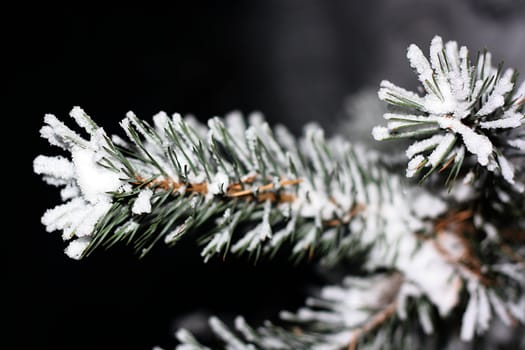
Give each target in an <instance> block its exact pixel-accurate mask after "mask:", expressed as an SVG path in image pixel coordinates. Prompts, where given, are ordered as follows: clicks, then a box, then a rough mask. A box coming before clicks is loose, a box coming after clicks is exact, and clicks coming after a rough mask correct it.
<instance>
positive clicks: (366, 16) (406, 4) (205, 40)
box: [2, 0, 525, 349]
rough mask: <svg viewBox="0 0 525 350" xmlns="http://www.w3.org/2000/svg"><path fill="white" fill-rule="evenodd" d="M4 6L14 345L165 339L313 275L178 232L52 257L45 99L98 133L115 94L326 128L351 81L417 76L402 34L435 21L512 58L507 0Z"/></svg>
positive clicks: (143, 345)
mask: <svg viewBox="0 0 525 350" xmlns="http://www.w3.org/2000/svg"><path fill="white" fill-rule="evenodd" d="M4 15H7V17H9V18H8V19H7V21H4V23H3V25H4V26H6V28H5V29H4V30H3V36H4V37H5V40H3V45H2V46H3V48H4V50H5V51H4V56H5V57H7V58H8V59H9V60H10V61H9V63H8V64H7V65H6V66H5V67H4V68H5V75H4V76H5V77H7V78H6V80H7V82H6V84H5V86H7V88H8V89H7V90H8V91H7V94H5V95H4V98H5V100H4V102H5V103H6V105H7V106H8V114H7V115H6V116H5V117H4V120H6V121H7V123H8V124H7V125H10V124H11V123H14V124H16V125H15V128H14V129H9V130H14V134H13V135H14V136H15V137H16V140H17V141H18V142H20V143H21V144H22V145H23V146H19V145H17V144H14V145H13V142H10V144H9V146H7V147H9V148H5V149H6V150H7V153H8V154H9V155H10V157H13V158H14V159H15V160H16V161H17V162H20V165H19V166H18V167H17V172H19V173H20V175H19V176H21V178H22V180H21V181H23V184H24V186H23V187H21V186H17V185H16V184H15V185H13V186H11V182H10V181H9V180H8V181H9V182H7V184H8V186H7V187H8V190H9V191H14V193H13V197H12V198H16V199H15V206H11V209H9V211H8V213H10V212H11V211H12V215H11V214H10V217H9V218H7V219H8V220H9V221H10V222H14V224H15V225H14V227H9V228H7V227H6V228H5V229H4V235H5V236H6V237H7V238H8V239H9V240H13V242H14V243H13V244H6V245H5V246H4V247H5V248H4V250H5V251H7V256H8V264H7V268H8V269H7V270H8V273H7V280H5V282H4V283H5V284H3V285H4V286H5V287H4V288H6V289H7V292H8V298H7V299H6V301H7V304H8V305H7V306H8V309H9V310H10V311H12V312H13V317H12V318H10V320H12V322H9V323H10V326H11V327H12V328H13V329H14V330H16V331H17V332H14V331H13V332H11V331H9V332H7V333H8V334H9V335H11V336H12V337H13V338H14V339H13V340H15V341H16V342H17V343H16V346H15V348H17V349H29V348H37V347H38V348H39V349H110V348H111V349H113V348H117V349H151V348H152V347H153V346H154V345H160V346H163V347H164V348H166V349H170V348H173V346H174V344H175V341H174V339H173V331H174V330H175V329H176V328H177V327H178V326H180V325H181V323H183V321H184V320H186V321H189V322H190V324H192V325H193V327H195V328H198V327H201V324H202V317H201V316H200V315H208V314H210V313H216V314H220V315H226V317H228V316H231V315H235V314H237V313H241V314H245V315H247V316H248V319H251V320H253V321H255V323H257V322H258V321H259V320H261V319H263V318H272V317H274V315H276V313H277V311H278V310H281V309H295V308H296V307H297V306H299V305H300V304H301V303H302V301H303V299H304V296H305V295H306V294H307V293H308V291H309V286H313V285H315V284H316V283H320V280H321V278H320V277H319V276H318V275H316V274H315V273H314V272H312V271H311V270H310V268H309V267H308V266H307V264H303V265H300V266H298V267H293V266H289V265H288V264H283V263H284V262H285V261H286V259H285V258H283V259H280V260H279V259H278V260H277V261H273V262H263V263H258V264H257V265H254V264H252V263H250V262H247V261H244V260H242V259H235V258H230V259H227V260H226V261H218V260H217V261H212V262H210V263H208V264H206V265H205V264H203V263H202V262H201V261H200V257H199V254H198V250H197V249H196V248H195V246H194V245H192V244H191V242H187V243H183V244H182V245H181V246H180V247H177V248H176V249H171V250H168V249H162V248H161V249H158V250H157V251H156V252H155V253H154V254H151V255H150V256H148V257H146V258H145V259H143V260H140V261H139V260H138V258H137V257H136V256H135V255H134V254H133V253H132V252H131V250H130V249H127V248H125V247H124V248H122V247H121V248H117V249H114V250H113V251H110V252H99V253H98V254H95V255H94V256H92V257H90V258H89V259H86V260H84V261H80V262H76V261H72V260H70V259H68V258H66V257H65V256H64V255H63V253H62V250H63V248H64V244H63V242H61V239H60V237H59V235H58V234H57V233H47V232H45V230H44V227H43V226H42V225H41V224H40V216H41V215H42V214H43V212H44V211H45V210H46V209H47V208H50V207H52V206H54V205H56V204H57V203H58V201H59V197H58V191H56V190H55V189H54V188H50V187H48V186H46V185H45V184H44V183H43V182H41V181H40V179H39V178H38V177H37V176H36V175H33V174H32V164H31V162H32V159H33V158H34V157H35V156H37V155H38V154H55V153H56V152H57V150H56V149H52V148H51V147H49V146H48V145H47V144H46V142H44V141H43V140H41V139H40V138H39V134H38V130H39V128H40V126H41V124H42V118H43V116H44V114H45V113H53V114H56V115H57V116H58V117H59V118H66V116H67V114H68V112H69V110H70V109H71V108H72V107H73V106H75V105H80V106H82V107H83V108H84V109H85V110H86V111H87V112H88V114H90V115H91V116H92V117H93V118H94V119H95V120H96V121H97V122H98V123H99V124H100V125H103V126H104V127H105V129H106V131H108V132H109V133H116V132H118V128H117V125H118V121H120V120H121V119H122V118H123V117H124V115H125V113H126V112H127V111H128V110H133V111H134V112H135V113H136V114H137V115H138V116H139V117H142V118H149V117H151V116H152V115H153V114H155V113H157V112H158V111H160V110H164V111H166V112H168V113H173V112H180V113H182V114H187V113H191V114H193V115H195V116H196V117H197V118H199V119H201V120H206V119H208V118H210V117H212V116H216V115H219V116H220V115H223V114H224V113H227V112H229V111H232V110H240V111H242V112H244V113H249V112H251V111H255V110H260V111H262V112H263V113H264V114H265V115H266V117H267V119H268V120H269V122H270V123H271V124H276V123H282V124H284V125H286V126H287V127H288V128H290V129H291V130H292V131H293V132H294V133H296V134H299V133H300V132H301V128H302V126H303V125H304V123H306V122H308V121H315V122H318V123H320V124H321V125H322V126H323V127H325V128H326V129H327V130H328V132H329V133H332V132H334V131H335V129H337V128H336V127H335V126H337V125H340V123H341V122H342V120H344V119H348V118H353V119H350V124H348V123H347V124H346V125H355V130H361V129H363V128H361V129H359V126H360V125H364V124H363V123H367V121H366V120H365V121H363V120H362V119H363V118H374V117H379V116H377V115H372V116H369V115H365V114H366V113H360V112H359V111H360V109H359V108H354V107H355V106H354V104H353V103H352V101H354V100H355V96H358V95H356V94H358V93H359V91H362V90H363V89H365V91H374V89H375V88H376V86H378V84H379V81H380V80H382V79H388V80H391V81H393V82H396V83H397V84H399V85H401V86H405V87H407V88H413V87H415V86H416V79H415V76H414V75H413V74H412V72H411V70H410V68H409V66H408V63H407V62H406V59H405V51H406V47H407V46H408V45H409V44H410V43H416V44H418V45H420V46H421V47H422V48H423V49H424V50H427V49H428V45H429V43H430V40H431V39H432V37H433V36H434V35H435V34H439V35H441V36H442V37H443V38H444V39H445V40H457V41H458V42H459V43H460V44H464V45H467V46H468V47H469V48H470V49H471V50H473V51H475V50H477V49H483V48H485V47H486V48H488V49H489V50H490V51H491V52H492V53H493V57H494V61H495V62H499V61H501V60H505V65H506V66H507V67H509V66H510V67H515V68H517V69H518V70H520V71H521V72H525V59H524V54H525V2H524V1H520V0H477V1H476V0H465V1H458V0H432V1H431V0H418V1H416V0H413V1H409V0H396V1H388V0H368V1H342V0H332V1H321V0H319V1H310V0H302V1H300V0H296V1H294V0H267V1H258V2H254V1H224V2H212V1H210V2H204V1H195V2H190V1H186V2H181V3H179V4H177V5H174V6H171V7H169V8H167V7H166V8H164V7H148V8H143V7H138V6H137V7H120V8H98V9H92V8H89V7H77V8H70V7H67V6H66V7H62V8H59V9H52V8H50V7H47V6H46V7H30V6H27V7H26V8H22V9H19V10H18V11H14V12H12V13H10V12H6V13H4ZM523 75H525V73H523ZM523 75H522V76H523ZM372 94H373V92H372ZM369 95H370V94H368V95H367V96H369ZM349 96H350V97H349ZM352 96H354V97H352ZM367 98H368V97H367ZM349 101H350V106H349ZM372 103H373V102H372ZM356 111H357V112H356ZM349 114H350V115H349ZM368 122H369V121H368ZM359 134H361V135H362V137H364V138H367V137H368V133H367V132H366V130H364V131H359ZM356 137H357V136H356ZM283 266H284V267H283ZM195 310H198V311H200V312H201V313H200V314H199V315H195V314H192V313H191V312H192V311H195ZM250 317H251V318H250Z"/></svg>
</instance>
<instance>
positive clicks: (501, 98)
mask: <svg viewBox="0 0 525 350" xmlns="http://www.w3.org/2000/svg"><path fill="white" fill-rule="evenodd" d="M513 74H514V70H512V69H507V70H506V71H505V73H504V74H503V75H502V76H501V78H500V79H499V80H498V82H497V83H496V86H495V87H494V90H493V92H492V93H491V94H490V96H489V98H488V100H487V101H486V102H485V103H484V104H483V106H482V107H481V109H480V110H479V111H478V112H477V113H476V115H478V116H483V115H487V114H490V113H492V112H494V111H495V110H496V109H498V108H500V107H502V106H503V105H504V103H505V95H506V94H508V93H509V92H510V91H512V89H513V87H514V83H513V82H512V75H513Z"/></svg>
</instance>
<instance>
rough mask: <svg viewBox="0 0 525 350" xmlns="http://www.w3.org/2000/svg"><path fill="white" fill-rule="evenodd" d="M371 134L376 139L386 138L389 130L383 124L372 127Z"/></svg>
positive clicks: (388, 135)
mask: <svg viewBox="0 0 525 350" xmlns="http://www.w3.org/2000/svg"><path fill="white" fill-rule="evenodd" d="M372 136H373V137H374V139H375V140H377V141H382V140H386V139H387V138H389V137H390V131H389V130H388V128H386V127H384V126H374V128H373V129H372Z"/></svg>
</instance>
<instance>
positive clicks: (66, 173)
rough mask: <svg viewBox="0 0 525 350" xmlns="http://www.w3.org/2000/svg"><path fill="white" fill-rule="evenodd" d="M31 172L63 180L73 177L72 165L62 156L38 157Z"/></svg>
mask: <svg viewBox="0 0 525 350" xmlns="http://www.w3.org/2000/svg"><path fill="white" fill-rule="evenodd" d="M33 170H34V172H35V173H37V174H39V175H49V176H53V177H56V178H59V179H65V180H69V179H72V178H73V177H74V175H75V169H74V167H73V163H71V161H69V160H68V159H66V158H64V157H62V156H55V157H47V156H43V155H40V156H38V157H36V158H35V160H34V161H33Z"/></svg>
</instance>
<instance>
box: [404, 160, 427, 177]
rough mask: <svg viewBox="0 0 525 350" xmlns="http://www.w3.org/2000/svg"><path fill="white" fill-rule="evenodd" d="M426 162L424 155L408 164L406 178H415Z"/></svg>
mask: <svg viewBox="0 0 525 350" xmlns="http://www.w3.org/2000/svg"><path fill="white" fill-rule="evenodd" d="M424 160H425V157H423V156H422V155H420V154H419V155H417V156H415V157H414V158H412V159H411V160H410V162H408V166H407V170H406V177H413V176H414V175H415V174H416V172H417V171H418V170H419V168H421V164H422V163H423V161H424Z"/></svg>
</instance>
